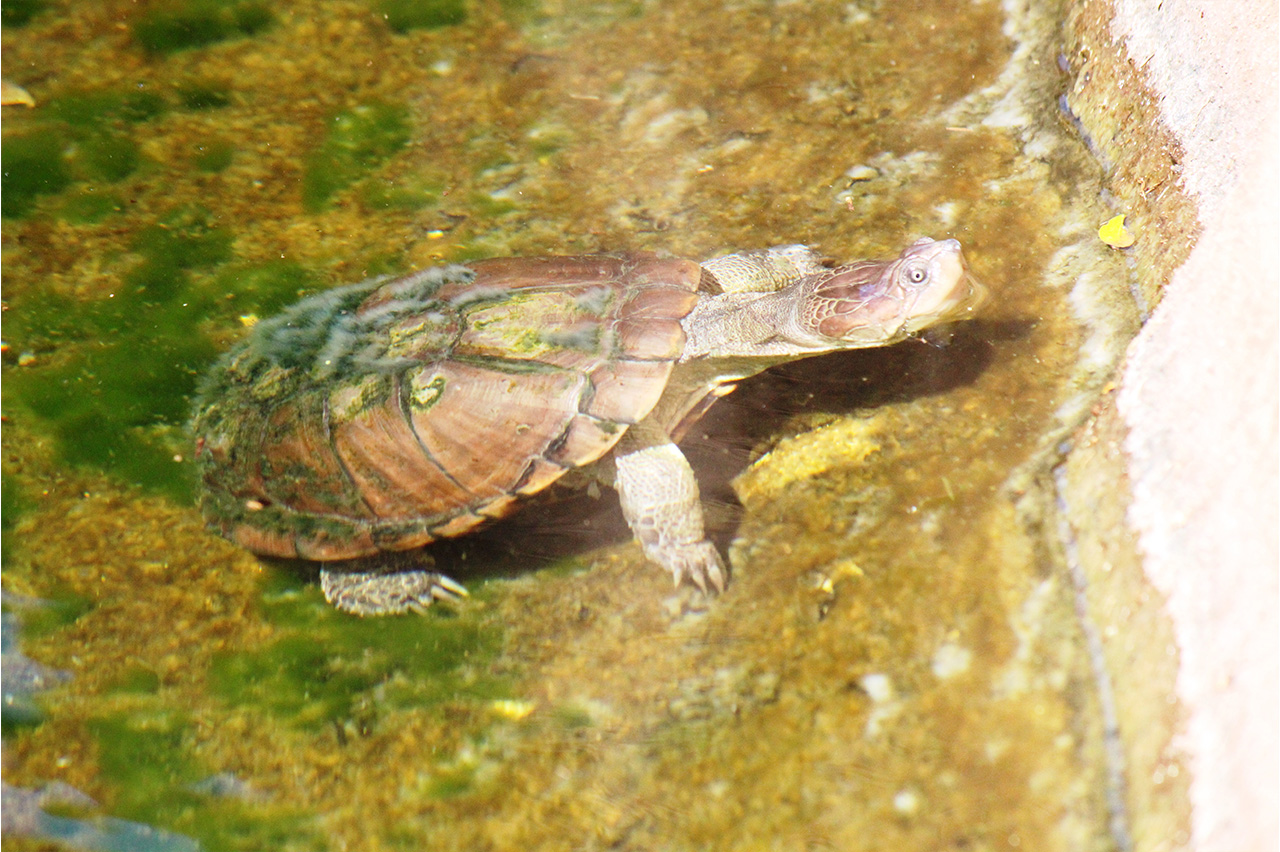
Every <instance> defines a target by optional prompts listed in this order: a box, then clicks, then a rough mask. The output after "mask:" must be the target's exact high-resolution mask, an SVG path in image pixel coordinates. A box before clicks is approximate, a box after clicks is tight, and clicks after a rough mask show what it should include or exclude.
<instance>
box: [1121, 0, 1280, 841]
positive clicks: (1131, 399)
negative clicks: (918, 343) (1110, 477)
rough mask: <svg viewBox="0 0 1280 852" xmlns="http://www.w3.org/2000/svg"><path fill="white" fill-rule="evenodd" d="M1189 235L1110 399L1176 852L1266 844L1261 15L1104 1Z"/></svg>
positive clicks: (1270, 629)
mask: <svg viewBox="0 0 1280 852" xmlns="http://www.w3.org/2000/svg"><path fill="white" fill-rule="evenodd" d="M1115 6H1116V15H1115V19H1114V23H1113V33H1114V35H1115V36H1116V37H1117V38H1118V39H1127V42H1128V50H1129V54H1130V58H1131V60H1132V63H1133V64H1134V65H1135V66H1137V67H1144V68H1145V69H1146V73H1147V75H1148V80H1149V82H1150V83H1151V84H1152V85H1153V86H1154V87H1155V88H1156V89H1157V91H1159V92H1160V93H1161V95H1162V98H1161V102H1160V103H1161V115H1162V118H1163V119H1164V121H1165V122H1166V123H1167V124H1168V125H1169V127H1170V128H1171V129H1172V130H1173V131H1174V133H1175V134H1176V135H1177V136H1178V137H1179V139H1180V141H1181V143H1182V146H1183V148H1184V150H1185V152H1186V157H1185V160H1184V163H1183V165H1184V170H1183V182H1184V185H1185V186H1186V188H1187V189H1188V190H1189V191H1190V192H1191V193H1192V194H1193V195H1194V196H1195V197H1196V198H1197V200H1198V203H1199V207H1200V214H1201V222H1202V224H1203V225H1204V231H1203V234H1202V236H1201V238H1200V240H1199V242H1198V243H1197V245H1196V247H1195V249H1194V250H1193V252H1192V254H1191V256H1190V257H1189V258H1188V260H1187V262H1186V263H1185V264H1183V265H1182V266H1181V267H1180V268H1179V269H1178V270H1177V271H1176V272H1175V273H1174V275H1173V276H1172V279H1171V280H1170V282H1169V284H1168V286H1167V288H1166V291H1165V295H1164V298H1163V300H1162V301H1161V304H1160V305H1159V307H1158V308H1157V310H1156V311H1155V313H1154V315H1153V316H1152V318H1151V320H1150V322H1149V323H1148V324H1147V325H1146V327H1145V328H1144V330H1143V332H1142V333H1141V335H1140V336H1139V337H1138V339H1137V340H1136V341H1135V342H1134V344H1133V346H1132V347H1131V349H1130V351H1129V356H1128V363H1127V365H1126V368H1125V371H1124V376H1123V380H1122V383H1121V390H1120V393H1119V398H1118V403H1119V410H1120V412H1121V414H1122V415H1123V418H1124V421H1125V424H1126V426H1127V429H1128V437H1127V439H1126V442H1125V448H1126V451H1127V453H1128V456H1129V459H1130V461H1129V474H1130V479H1131V483H1132V494H1133V501H1132V504H1131V506H1130V510H1129V521H1130V523H1131V525H1132V527H1133V529H1134V530H1135V531H1136V533H1137V535H1138V538H1139V546H1140V549H1141V551H1142V553H1143V555H1144V560H1145V561H1144V565H1145V569H1146V572H1147V576H1148V577H1149V579H1150V580H1151V582H1152V583H1153V585H1155V586H1156V588H1158V589H1159V590H1160V591H1161V592H1162V593H1163V594H1164V595H1165V596H1166V598H1167V601H1168V604H1167V606H1168V612H1169V615H1170V616H1171V618H1172V620H1173V624H1174V632H1175V636H1176V638H1177V644H1178V648H1179V652H1180V655H1181V665H1180V669H1179V673H1178V678H1177V692H1178V696H1179V698H1180V700H1181V701H1182V703H1183V705H1184V707H1185V711H1186V721H1185V727H1184V732H1183V734H1184V735H1183V737H1182V738H1181V739H1180V745H1181V746H1182V747H1183V748H1184V749H1185V750H1186V752H1187V753H1188V755H1189V757H1190V760H1191V767H1192V774H1193V778H1192V782H1191V786H1190V798H1191V804H1192V820H1191V822H1192V825H1191V829H1192V837H1191V846H1192V848H1195V849H1198V850H1204V852H1217V851H1218V850H1222V852H1228V851H1229V850H1246V849H1252V850H1274V849H1276V848H1277V834H1278V825H1277V812H1278V811H1277V800H1278V787H1280V785H1278V783H1277V769H1276V755H1277V751H1278V745H1277V730H1276V720H1275V708H1276V704H1277V694H1278V690H1277V681H1278V669H1277V648H1276V641H1275V639H1276V635H1277V612H1276V605H1277V596H1278V594H1280V579H1278V570H1277V566H1278V564H1280V554H1278V553H1277V542H1276V531H1277V529H1280V510H1278V508H1277V487H1278V486H1277V471H1278V470H1280V459H1278V457H1277V441H1278V432H1280V426H1278V418H1277V406H1278V402H1277V396H1278V393H1277V387H1278V376H1277V335H1278V334H1280V320H1278V318H1277V287H1276V277H1277V276H1276V270H1277V268H1278V267H1277V262H1278V261H1280V258H1278V256H1277V244H1276V238H1275V235H1276V233H1277V232H1278V231H1280V222H1278V220H1280V216H1278V215H1277V203H1278V202H1277V199H1278V198H1280V193H1278V192H1277V187H1278V185H1280V175H1278V172H1277V161H1276V157H1277V154H1276V152H1277V144H1276V143H1277V122H1276V102H1277V101H1276V73H1277V56H1276V44H1277V42H1276V32H1277V29H1276V8H1275V4H1274V3H1271V2H1267V0H1258V2H1250V3H1247V4H1243V5H1241V4H1221V3H1214V2H1209V0H1199V2H1190V1H1189V2H1165V3H1163V4H1161V3H1157V2H1155V1H1154V0H1141V1H1139V0H1119V2H1117V3H1116V4H1115Z"/></svg>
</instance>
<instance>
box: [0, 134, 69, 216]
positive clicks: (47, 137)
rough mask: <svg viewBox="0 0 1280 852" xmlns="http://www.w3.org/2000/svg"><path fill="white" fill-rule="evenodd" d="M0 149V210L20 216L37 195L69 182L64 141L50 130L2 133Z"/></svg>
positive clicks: (6, 214)
mask: <svg viewBox="0 0 1280 852" xmlns="http://www.w3.org/2000/svg"><path fill="white" fill-rule="evenodd" d="M0 144H2V146H3V147H2V149H0V158H3V160H4V176H3V182H2V183H0V214H2V215H3V216H4V217H5V218H7V219H20V218H22V217H24V216H26V215H27V214H28V213H30V212H31V211H32V210H33V209H34V208H35V205H36V201H37V200H38V199H39V197H40V196H41V195H51V194H54V193H58V192H61V191H62V190H63V189H65V188H66V187H67V186H68V185H69V184H70V183H71V179H72V178H71V172H70V169H69V168H68V166H67V162H66V158H65V156H64V153H63V149H64V147H65V143H64V142H63V140H62V138H61V137H59V136H58V135H56V134H52V133H31V134H25V135H21V136H16V135H15V136H6V137H5V138H4V141H3V143H0Z"/></svg>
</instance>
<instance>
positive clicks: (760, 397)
mask: <svg viewBox="0 0 1280 852" xmlns="http://www.w3.org/2000/svg"><path fill="white" fill-rule="evenodd" d="M1030 326H1031V323H1029V322H1021V321H982V320H973V321H969V322H966V323H963V324H960V325H956V326H954V327H952V328H950V329H947V330H942V331H936V330H935V331H933V332H931V333H930V334H929V335H926V336H925V337H923V338H917V339H912V340H908V341H904V342H902V343H899V344H897V345H894V346H890V347H885V348H878V349H860V350H849V351H845V352H834V353H830V354H827V355H819V356H815V357H812V358H806V359H804V360H801V361H795V362H791V363H788V364H783V365H779V366H777V367H774V368H772V369H770V370H768V371H766V372H764V373H761V374H760V375H757V376H753V377H752V378H750V379H746V380H744V381H742V382H741V383H739V385H738V388H737V390H735V391H734V392H733V393H731V394H729V395H728V396H726V397H725V398H724V399H722V400H720V401H718V402H717V403H716V404H715V405H713V406H712V407H711V408H710V410H709V411H708V412H707V414H706V415H705V416H704V417H703V418H702V419H701V420H700V421H699V422H698V423H696V424H695V425H694V427H693V428H692V429H691V430H690V431H689V433H688V434H687V435H686V436H685V438H684V440H683V441H682V442H681V444H680V447H681V449H682V450H683V451H684V453H685V455H686V457H687V458H688V459H689V462H690V464H691V465H692V467H693V469H694V472H695V474H696V475H697V478H698V483H699V487H700V490H701V492H702V501H703V504H704V506H705V507H706V508H707V526H708V535H709V537H710V538H711V539H712V541H713V542H714V543H715V544H716V546H717V547H718V548H719V549H720V551H721V552H722V553H723V552H725V550H726V548H727V546H728V545H729V543H730V541H731V540H732V538H733V536H734V533H735V532H736V530H737V527H738V521H739V519H740V517H741V514H742V507H741V505H740V504H739V503H738V501H737V498H736V497H735V496H734V492H733V488H732V482H733V479H734V477H736V476H737V475H738V474H739V473H740V472H741V471H742V470H743V469H744V468H745V467H746V466H747V465H748V464H750V463H751V462H752V461H753V455H754V454H755V453H756V451H757V449H756V448H758V447H759V446H761V444H765V443H772V442H774V441H777V440H779V439H781V438H782V437H785V436H786V435H787V434H789V432H788V430H787V427H786V424H787V421H788V419H789V418H791V417H793V416H796V415H804V414H812V413H824V414H831V415H835V416H840V415H845V414H849V413H851V412H854V411H858V410H865V409H869V408H873V407H875V406H879V405H886V404H890V403H897V402H904V401H908V400H911V399H916V398H919V397H923V396H930V395H934V394H940V393H944V392H946V391H948V390H951V389H953V388H956V387H961V386H964V385H967V384H971V383H972V382H973V381H975V380H976V379H977V378H978V376H980V375H981V374H982V372H983V371H984V370H985V369H986V368H987V365H988V364H989V363H990V362H991V359H992V357H993V351H994V347H995V343H996V342H998V341H1000V340H1005V339H1013V338H1018V337H1022V336H1025V335H1026V334H1027V333H1028V331H1029V328H1030ZM580 478H581V477H580ZM630 539H631V532H630V530H629V529H628V528H627V525H626V522H625V520H624V519H623V516H622V511H621V509H620V507H619V505H618V499H617V495H616V494H615V493H614V491H613V489H612V488H608V487H604V486H602V485H600V484H599V483H595V484H593V485H591V486H590V487H587V488H582V487H577V488H573V487H567V486H563V485H560V484H557V485H553V486H552V487H550V488H548V489H546V490H545V491H543V492H541V493H539V494H536V495H533V496H532V497H530V498H527V499H525V500H523V501H521V504H520V505H519V507H518V508H517V510H516V511H515V513H514V514H512V515H511V516H509V517H507V518H503V519H500V520H496V521H493V522H490V523H488V524H486V525H485V526H483V527H481V528H480V529H478V530H475V531H473V532H471V533H468V534H467V535H466V536H463V537H461V538H456V539H442V540H440V541H437V542H433V543H432V544H429V545H427V546H425V547H423V548H420V549H418V550H415V551H410V552H408V553H406V554H403V555H399V554H397V555H393V556H392V559H393V560H394V561H395V562H396V563H397V564H406V565H408V564H411V563H413V562H417V564H418V565H424V564H431V563H434V566H435V568H436V570H439V571H441V572H443V573H445V574H447V575H448V576H450V577H452V578H454V579H456V580H458V581H460V582H463V583H466V582H469V581H470V582H474V581H478V580H484V579H489V578H499V577H513V576H519V575H523V574H526V573H528V572H530V571H535V570H539V569H543V568H547V567H549V566H553V565H555V564H557V563H560V564H562V565H564V564H566V563H567V562H569V561H570V560H573V559H575V558H577V557H579V556H581V555H582V554H584V553H586V552H588V551H592V550H596V549H599V548H602V547H610V546H614V545H617V544H621V543H624V542H626V541H629V540H630ZM374 559H380V560H382V564H383V565H384V567H385V565H386V561H385V560H386V557H374ZM353 567H354V566H353ZM318 569H319V566H318V565H315V564H313V565H312V566H311V567H310V568H309V569H304V570H307V572H308V573H312V574H314V573H315V572H317V571H318Z"/></svg>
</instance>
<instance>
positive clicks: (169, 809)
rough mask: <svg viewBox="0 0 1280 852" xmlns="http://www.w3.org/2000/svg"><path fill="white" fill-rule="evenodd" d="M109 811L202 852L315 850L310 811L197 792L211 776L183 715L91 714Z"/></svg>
mask: <svg viewBox="0 0 1280 852" xmlns="http://www.w3.org/2000/svg"><path fill="white" fill-rule="evenodd" d="M87 728H88V730H89V732H90V734H91V735H92V736H93V738H94V741H95V743H96V744H97V753H98V756H97V760H98V768H99V773H100V777H101V779H102V782H103V783H104V785H105V787H106V792H107V796H106V798H107V804H108V811H109V812H110V813H111V814H112V815H113V816H116V817H122V818H125V819H129V820H134V821H136V822H139V823H144V824H147V825H154V826H159V827H162V828H165V829H168V830H170V831H174V832H177V833H179V834H183V835H186V836H188V837H192V838H194V839H196V840H197V841H199V842H200V844H201V848H202V849H204V850H206V852H219V850H226V852H241V850H243V852H253V850H260V849H289V848H299V847H298V846H297V845H296V844H298V843H299V842H303V843H305V844H306V847H305V848H308V849H322V848H325V844H324V843H323V841H321V840H320V839H319V838H318V837H316V836H315V835H314V830H313V829H312V828H311V827H310V826H309V824H308V823H309V822H310V816H309V815H307V814H305V813H304V812H302V811H300V810H298V809H296V808H291V807H282V806H280V805H272V804H270V803H259V802H254V801H245V800H242V799H235V798H228V797H220V796H217V795H213V794H210V793H204V792H200V782H201V781H203V780H204V779H206V778H208V777H209V776H210V775H211V772H210V770H209V767H208V766H207V764H206V763H205V761H203V760H202V759H200V758H199V757H198V756H197V754H196V743H195V731H194V729H193V727H192V724H191V719H190V718H189V717H188V716H187V714H185V713H183V712H182V711H177V710H165V709H158V708H150V707H145V706H144V707H142V708H140V709H137V710H131V711H125V712H121V713H115V714H111V715H104V716H100V717H97V718H94V719H90V720H89V721H88V723H87Z"/></svg>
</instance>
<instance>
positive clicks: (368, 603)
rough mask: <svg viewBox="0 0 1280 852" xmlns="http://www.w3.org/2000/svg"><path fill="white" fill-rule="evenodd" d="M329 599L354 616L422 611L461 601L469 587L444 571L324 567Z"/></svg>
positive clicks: (322, 572)
mask: <svg viewBox="0 0 1280 852" xmlns="http://www.w3.org/2000/svg"><path fill="white" fill-rule="evenodd" d="M320 589H321V591H323V592H324V597H325V600H327V601H328V602H329V603H331V604H333V606H335V607H337V608H338V609H340V610H342V611H343V612H349V613H351V614H352V615H361V616H364V615H397V614H399V613H403V612H409V611H413V612H422V611H423V610H425V609H426V608H427V607H429V606H431V604H433V603H434V602H436V601H439V600H461V599H462V598H465V597H467V590H466V589H465V588H464V587H463V586H461V585H459V584H458V583H456V582H454V581H453V580H451V579H449V578H448V577H446V576H445V575H443V574H438V573H436V572H434V571H425V570H421V569H419V570H408V571H406V570H404V569H401V568H396V567H394V566H393V567H389V568H384V569H382V570H372V571H341V570H334V569H329V568H322V569H320Z"/></svg>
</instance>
